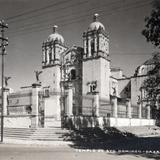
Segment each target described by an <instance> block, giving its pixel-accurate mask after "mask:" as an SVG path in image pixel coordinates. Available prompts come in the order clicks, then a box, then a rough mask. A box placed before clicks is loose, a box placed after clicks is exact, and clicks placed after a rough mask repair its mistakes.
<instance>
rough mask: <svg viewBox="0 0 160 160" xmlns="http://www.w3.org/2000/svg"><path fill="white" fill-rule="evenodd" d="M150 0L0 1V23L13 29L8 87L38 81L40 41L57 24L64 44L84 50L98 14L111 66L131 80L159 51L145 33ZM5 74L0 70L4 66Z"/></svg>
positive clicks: (7, 62)
mask: <svg viewBox="0 0 160 160" xmlns="http://www.w3.org/2000/svg"><path fill="white" fill-rule="evenodd" d="M151 2H152V0H134V1H133V0H45V1H44V0H0V19H4V20H5V22H6V23H7V24H8V26H9V28H8V29H7V30H6V32H5V36H6V37H8V38H9V45H8V46H7V47H6V51H7V55H6V56H5V75H6V76H11V77H12V78H11V79H10V80H9V87H11V88H13V89H14V90H18V89H19V88H20V87H22V86H29V85H31V84H32V83H34V82H35V81H36V79H35V75H34V71H35V70H42V67H41V57H42V48H41V46H42V42H43V41H45V40H46V39H47V38H48V36H49V35H50V34H51V33H52V26H53V25H55V24H56V25H58V26H59V27H58V32H59V33H60V34H61V35H62V36H63V37H64V39H65V45H66V46H68V47H71V46H72V45H73V44H74V45H77V46H82V34H83V32H84V31H86V30H87V28H88V26H89V24H90V23H91V22H92V19H93V14H94V13H99V15H100V16H99V21H100V22H101V23H103V25H104V26H105V28H106V32H107V33H108V34H109V40H110V44H109V45H110V57H111V65H112V66H114V67H120V68H121V69H122V70H123V72H124V74H125V75H127V76H132V75H133V74H134V71H135V69H136V67H138V66H139V65H141V64H142V63H143V62H144V61H146V60H147V59H148V58H150V57H151V56H152V53H153V52H154V51H155V48H154V46H153V45H152V44H150V43H147V42H146V39H145V37H143V36H142V34H141V31H142V29H143V28H144V25H145V23H144V18H145V17H146V16H148V15H150V12H151V9H152V4H151ZM0 70H1V68H0Z"/></svg>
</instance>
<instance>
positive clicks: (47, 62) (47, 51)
mask: <svg viewBox="0 0 160 160" xmlns="http://www.w3.org/2000/svg"><path fill="white" fill-rule="evenodd" d="M46 64H49V47H46Z"/></svg>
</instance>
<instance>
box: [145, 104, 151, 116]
mask: <svg viewBox="0 0 160 160" xmlns="http://www.w3.org/2000/svg"><path fill="white" fill-rule="evenodd" d="M146 107H147V119H151V107H150V105H147V106H146Z"/></svg>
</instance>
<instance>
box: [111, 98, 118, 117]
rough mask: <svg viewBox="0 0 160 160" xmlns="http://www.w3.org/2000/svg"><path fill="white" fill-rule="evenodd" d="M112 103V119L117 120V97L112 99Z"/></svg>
mask: <svg viewBox="0 0 160 160" xmlns="http://www.w3.org/2000/svg"><path fill="white" fill-rule="evenodd" d="M112 102H113V117H114V118H117V117H118V105H117V97H116V96H113V97H112Z"/></svg>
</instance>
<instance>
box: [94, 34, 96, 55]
mask: <svg viewBox="0 0 160 160" xmlns="http://www.w3.org/2000/svg"><path fill="white" fill-rule="evenodd" d="M94 52H95V54H97V37H96V35H94ZM95 56H96V55H95Z"/></svg>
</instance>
